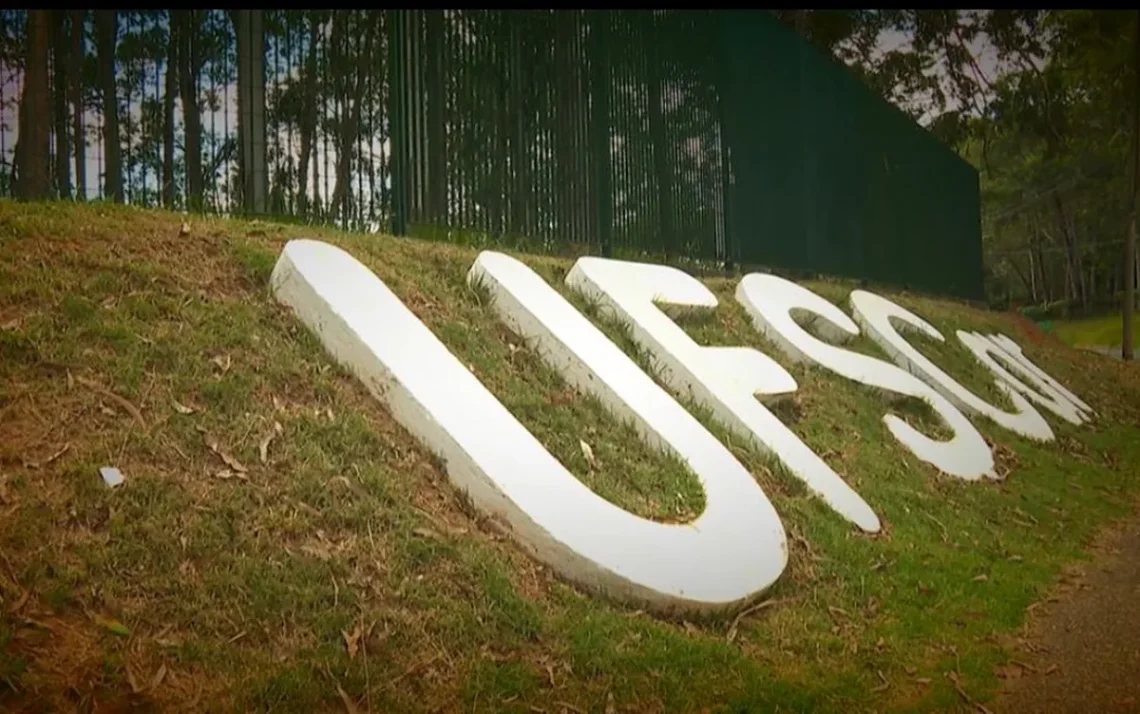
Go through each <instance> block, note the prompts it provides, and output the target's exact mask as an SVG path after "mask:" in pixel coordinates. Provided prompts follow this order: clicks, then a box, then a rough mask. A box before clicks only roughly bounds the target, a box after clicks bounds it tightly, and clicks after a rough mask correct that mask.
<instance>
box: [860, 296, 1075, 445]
mask: <svg viewBox="0 0 1140 714" xmlns="http://www.w3.org/2000/svg"><path fill="white" fill-rule="evenodd" d="M849 300H850V301H851V312H852V314H854V315H855V322H857V323H859V325H860V326H862V328H863V329H864V330H866V332H867V336H868V337H870V338H871V339H872V340H874V341H875V343H876V344H878V345H879V346H880V347H882V348H883V350H884V351H886V353H887V354H888V355H890V356H891V359H893V360H894V361H895V364H897V365H898V366H899V367H902V368H903V369H905V370H906V371H908V372H910V373H911V374H914V375H916V376H918V377H921V378H922V379H924V380H926V382H927V383H928V384H929V385H930V386H932V387H934V388H935V389H937V390H938V392H939V393H940V394H942V396H944V397H946V398H947V399H949V400H950V401H951V402H952V403H953V404H954V406H956V407H959V408H961V409H964V410H965V411H967V412H969V413H971V414H979V415H981V416H984V417H988V418H989V419H991V420H993V421H994V422H995V423H997V424H1000V425H1001V426H1004V427H1005V428H1006V429H1009V430H1011V431H1014V432H1017V433H1018V434H1021V435H1022V436H1027V437H1029V438H1031V439H1037V440H1038V441H1052V440H1053V430H1052V429H1050V428H1049V425H1048V424H1047V423H1046V422H1045V419H1044V418H1043V417H1042V416H1041V414H1039V413H1038V412H1037V410H1036V409H1034V408H1033V406H1032V405H1031V404H1030V403H1029V402H1027V401H1026V400H1025V398H1024V397H1022V396H1021V395H1020V394H1018V393H1017V391H1015V390H1014V389H1013V388H1012V387H1010V386H1009V385H1008V384H1007V383H1006V382H1005V381H1003V380H1000V379H999V380H997V382H996V384H997V386H998V388H999V389H1001V390H1002V391H1003V392H1005V394H1006V395H1007V396H1008V397H1009V399H1010V401H1011V402H1013V408H1014V411H1012V412H1007V411H1005V410H1003V409H998V408H997V407H995V406H994V405H992V404H990V403H989V402H987V401H985V400H984V399H982V398H980V397H978V396H977V395H975V394H974V393H973V392H971V391H969V390H968V389H966V388H965V387H963V386H962V385H961V384H959V383H958V382H956V381H955V380H954V379H953V378H952V377H951V376H950V375H948V374H946V373H945V372H943V371H942V370H941V369H940V368H939V367H938V365H936V364H934V363H933V362H931V361H930V360H928V359H927V358H926V357H924V356H923V355H922V354H921V353H920V352H919V351H918V350H916V349H915V348H914V347H913V346H912V345H911V344H910V343H909V342H907V341H906V340H905V339H904V338H903V336H902V335H900V334H899V333H898V331H897V330H896V329H895V324H898V325H899V327H901V328H902V329H904V330H914V331H915V332H919V333H921V334H924V335H926V336H927V337H930V338H931V339H935V340H938V341H939V342H945V341H946V338H945V337H943V336H942V333H941V332H939V331H938V330H936V329H934V327H933V326H932V325H931V324H930V323H928V322H927V321H926V320H923V319H922V318H921V317H919V316H918V315H915V314H914V313H913V312H911V311H910V310H907V309H906V308H904V307H902V306H901V305H896V304H895V303H893V302H891V301H890V300H887V299H885V298H881V297H879V296H878V295H875V294H873V293H869V292H866V291H865V290H854V291H852V293H851V297H850V298H849ZM892 320H894V321H895V322H894V323H892Z"/></svg>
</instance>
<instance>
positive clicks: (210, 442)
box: [206, 434, 249, 474]
mask: <svg viewBox="0 0 1140 714" xmlns="http://www.w3.org/2000/svg"><path fill="white" fill-rule="evenodd" d="M206 446H207V447H209V449H210V451H213V452H214V453H215V454H217V455H218V458H220V459H221V460H222V462H223V463H225V465H226V466H229V467H230V468H231V469H233V470H234V471H237V472H238V473H239V474H244V473H245V472H247V471H249V469H247V468H246V467H245V466H242V464H241V462H240V461H238V460H237V459H235V458H234V457H232V456H230V455H229V454H227V453H226V452H224V451H222V449H221V447H219V446H218V440H217V439H215V438H214V437H212V436H210V435H208V434H207V435H206Z"/></svg>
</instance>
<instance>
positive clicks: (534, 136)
mask: <svg viewBox="0 0 1140 714" xmlns="http://www.w3.org/2000/svg"><path fill="white" fill-rule="evenodd" d="M259 12H260V11H259ZM23 13H24V11H21V10H0V40H3V41H0V70H2V69H4V68H8V69H9V70H11V69H12V68H17V69H18V67H19V66H20V63H21V62H22V61H23V59H22V57H23V52H24V50H23V46H24V38H23V37H22V32H23V29H22V28H23V27H24V26H25V22H24V15H23ZM89 15H90V14H88V16H86V17H84V16H80V17H81V18H83V19H82V21H83V23H84V26H83V28H82V30H83V31H82V32H81V33H79V35H78V36H80V37H85V38H87V39H86V41H85V43H83V44H81V49H83V52H84V57H85V58H86V59H85V62H88V63H95V62H96V60H97V58H98V48H97V47H96V46H95V43H94V42H92V41H91V38H92V37H93V26H92V20H91V17H90V16H89ZM61 17H62V16H61ZM69 17H71V16H69ZM117 17H118V20H117V26H118V38H119V42H118V46H117V49H116V51H115V54H114V57H115V59H116V61H115V64H114V71H115V72H116V74H117V78H116V82H115V96H114V100H115V106H116V107H118V110H117V111H118V114H119V121H118V122H117V124H118V125H119V132H118V147H117V148H118V152H117V153H118V155H119V156H120V158H121V167H120V170H119V172H118V173H119V174H120V176H121V185H122V187H123V189H124V190H123V191H122V200H125V201H127V202H130V203H137V204H141V205H144V206H146V205H164V206H166V207H168V208H172V209H176V210H177V209H182V208H190V209H192V210H206V211H212V212H218V213H223V214H225V213H234V212H244V213H261V212H267V213H268V214H270V215H275V216H279V217H289V218H291V219H292V220H299V221H304V222H311V223H333V224H336V225H338V226H341V227H343V228H347V229H353V230H368V231H380V230H383V231H385V232H388V231H390V232H394V233H397V234H411V235H416V236H421V237H430V238H435V239H440V240H448V241H456V242H464V243H469V244H472V245H480V246H481V245H504V244H505V245H517V246H519V247H523V248H525V249H527V250H533V251H549V252H561V253H565V252H571V253H587V252H588V253H594V254H597V253H602V254H609V255H614V256H617V257H625V258H632V259H640V260H652V261H664V262H669V263H673V264H677V265H680V266H682V267H686V268H696V267H721V266H724V264H725V263H732V262H734V263H736V264H738V265H742V266H746V267H751V266H767V267H772V268H792V269H803V270H808V271H812V272H817V273H825V274H833V275H844V276H853V277H861V278H867V279H870V280H873V281H876V282H883V283H887V284H894V285H910V286H912V287H914V288H917V289H920V290H923V291H926V292H931V293H941V294H952V295H958V296H963V297H978V296H980V295H981V290H982V279H981V254H980V247H981V241H980V237H979V217H978V191H977V176H976V173H975V172H974V171H973V170H972V169H971V168H970V167H969V166H967V165H966V164H965V163H964V162H962V161H961V160H959V159H958V158H957V157H956V156H955V155H954V154H953V153H952V152H951V151H950V150H949V149H947V148H946V147H944V146H942V145H940V144H939V143H938V142H937V141H936V140H935V139H934V138H933V137H931V136H930V135H929V134H928V133H927V132H926V131H925V130H923V129H922V128H921V127H919V126H917V125H915V124H914V123H913V122H912V121H911V120H910V119H908V118H907V117H906V116H905V115H904V114H902V113H901V112H900V111H898V110H897V109H895V108H894V107H893V106H892V105H890V104H888V103H887V102H885V101H883V100H882V99H880V98H879V97H877V96H876V95H874V94H873V93H872V92H871V91H870V90H869V89H868V88H866V87H864V86H863V85H862V84H861V83H860V82H859V81H858V80H857V79H855V77H853V76H852V75H851V74H850V73H848V72H847V70H846V69H845V68H844V67H843V66H842V65H841V64H840V63H839V62H837V61H835V60H833V59H832V58H830V57H828V56H825V55H823V54H821V53H819V52H817V51H816V50H815V49H813V48H812V47H811V46H809V45H808V44H807V43H806V42H805V41H803V40H801V39H800V38H799V37H798V36H796V35H795V34H794V33H793V32H792V31H790V30H787V29H785V28H784V27H783V26H782V25H780V24H779V23H778V22H777V21H776V19H775V18H774V17H773V16H772V15H771V14H770V13H768V12H765V11H735V12H723V11H715V10H686V11H678V10H653V11H635V10H558V11H553V10H543V9H537V10H512V11H504V10H449V9H442V10H430V9H429V10H267V11H264V13H263V18H262V19H263V20H264V23H263V30H262V32H261V33H255V34H262V33H263V34H264V47H263V50H264V51H263V52H261V53H260V54H262V55H263V56H258V57H253V56H250V55H252V54H254V53H258V45H259V44H261V43H259V42H244V43H243V44H242V48H241V49H240V51H239V47H238V43H237V42H236V40H237V33H236V32H235V28H234V27H233V26H232V17H231V15H230V14H229V13H228V12H227V11H223V10H208V11H200V12H198V11H196V12H194V13H189V14H181V15H176V14H175V11H170V10H146V11H123V12H120V13H118V15H117ZM178 17H180V18H181V20H180V21H179V23H178V26H179V27H181V26H183V25H185V28H184V30H185V33H183V31H182V30H180V31H179V32H178V33H174V28H175V23H174V20H175V19H177V18H178ZM71 21H72V20H71V19H69V20H68V23H70V22H71ZM256 24H258V25H261V24H262V23H261V22H260V21H259V22H258V23H256ZM69 29H70V28H69ZM176 34H177V35H178V36H180V37H182V41H183V42H187V41H190V40H193V42H192V44H193V45H194V47H195V48H196V49H194V52H197V53H198V54H199V55H200V56H199V58H198V59H199V63H198V69H197V74H196V76H195V77H194V78H192V79H190V78H189V77H188V76H187V74H188V72H189V69H188V68H187V67H184V68H182V69H181V70H179V71H177V72H175V75H174V76H175V77H176V78H177V77H180V76H181V77H182V79H186V80H187V81H182V80H181V79H180V80H179V82H178V83H177V84H179V85H182V86H181V87H180V91H178V90H179V87H174V88H173V89H172V90H171V91H174V92H175V96H168V86H167V85H168V82H167V79H168V76H169V75H168V70H169V68H170V67H171V63H172V61H174V60H176V59H177V57H174V55H172V53H171V52H170V48H171V46H172V45H171V42H170V38H171V37H175V36H176ZM183 34H185V36H183ZM245 35H248V33H245ZM247 39H249V38H248V36H247ZM175 54H177V53H175ZM191 54H193V52H192V53H191ZM179 56H180V55H179ZM261 60H264V61H261ZM183 64H185V62H184V63H183ZM242 67H243V68H245V72H244V75H247V77H246V81H245V82H244V84H243V82H241V81H238V79H239V78H238V76H237V71H238V68H242ZM259 71H263V72H264V79H265V91H264V93H263V101H262V99H259V97H262V93H261V92H260V88H259V87H257V86H255V85H257V84H258V83H257V82H256V81H253V80H251V79H249V77H248V75H256V74H257V73H258V72H259ZM89 74H90V73H89ZM0 75H5V76H6V77H7V80H5V81H0V193H3V192H4V191H6V190H8V189H9V188H10V183H11V181H10V179H11V177H12V175H13V173H12V162H11V158H12V156H13V155H14V153H15V152H14V147H15V144H16V141H17V140H18V136H17V132H15V131H13V130H12V128H13V127H14V126H15V125H16V124H18V123H17V122H13V121H12V119H13V118H14V117H15V116H17V112H18V102H19V96H20V95H19V92H18V91H17V90H18V87H17V86H16V85H14V84H13V83H12V82H11V81H10V80H11V78H12V77H13V76H16V75H15V74H13V72H12V71H8V70H5V72H0ZM50 75H51V77H52V81H53V82H56V80H59V82H62V81H63V74H62V73H60V72H58V71H53V72H52V73H50ZM3 79H4V78H3V77H0V80H3ZM93 80H94V75H93V74H92V77H91V78H88V79H87V80H84V81H85V82H87V84H89V85H90V86H86V88H85V90H86V95H87V96H88V100H87V101H86V102H84V103H83V108H82V111H81V112H80V114H79V116H74V113H73V112H71V111H70V110H69V103H68V102H67V101H66V98H67V96H69V94H68V93H69V92H70V91H71V90H70V89H68V88H67V87H66V86H65V84H61V83H57V84H54V85H53V92H52V94H53V97H54V98H55V100H56V104H58V106H57V107H56V108H55V109H54V110H53V113H54V114H56V116H55V117H53V121H51V122H50V123H51V134H52V140H51V146H52V156H51V160H50V166H51V168H52V172H53V175H54V179H53V180H54V183H55V184H56V186H57V188H58V189H59V190H58V194H57V195H59V196H60V197H67V196H68V195H71V193H72V192H71V191H70V188H69V187H70V185H71V181H70V177H69V176H68V175H67V174H68V172H69V171H70V169H69V168H68V167H69V166H72V167H73V168H74V167H75V166H87V164H88V163H90V164H91V165H90V166H89V167H87V170H86V171H85V172H84V175H83V176H80V175H78V172H77V175H76V181H75V182H74V186H75V193H77V194H79V195H80V196H83V197H86V198H100V197H105V196H106V195H108V190H107V185H108V184H107V176H108V175H109V174H110V173H111V169H110V164H111V163H112V162H109V161H107V160H105V159H106V157H108V156H109V155H110V154H111V152H110V147H108V146H106V143H107V141H109V139H107V137H106V136H105V133H104V132H103V131H102V129H101V127H103V126H104V125H105V123H106V122H105V114H106V112H105V107H104V106H103V104H104V99H105V96H104V93H103V91H102V89H100V88H98V87H96V86H95V85H94V84H93V83H92V82H93ZM235 82H236V83H237V84H238V86H239V88H240V87H244V88H245V90H248V91H243V92H242V94H243V96H245V95H248V96H247V98H248V99H249V100H250V101H249V102H247V105H248V104H249V103H251V102H256V103H259V104H261V103H263V104H264V112H261V111H255V112H251V113H250V114H249V116H247V117H245V121H248V122H249V123H250V124H251V126H253V131H251V133H250V136H251V137H252V138H253V141H251V142H250V143H249V145H248V146H247V145H245V144H242V147H243V148H242V150H241V151H239V150H237V149H238V146H239V142H238V141H237V138H238V133H239V132H237V128H238V126H237V125H238V123H239V122H238V109H239V106H238V105H237V103H236V102H235V101H234V100H235V99H236V97H234V95H233V93H232V91H231V90H227V87H232V86H233V85H234V84H235ZM191 95H192V96H194V97H195V99H196V101H195V102H194V106H196V107H198V108H199V111H198V116H197V120H196V121H194V122H189V121H187V120H186V119H185V118H183V119H179V118H177V116H176V113H175V111H174V106H175V101H177V104H178V106H179V107H183V106H187V102H186V101H185V100H186V99H187V98H188V97H189V96H191ZM167 107H169V118H167V117H166V108H167ZM259 108H260V107H259ZM73 119H74V120H75V125H76V126H78V127H79V129H76V130H74V131H72V129H71V128H70V127H72V126H73V123H72V120H73ZM168 122H169V124H170V125H169V126H167V123H168ZM191 124H193V125H195V126H196V127H197V128H196V129H192V127H191ZM257 125H263V126H257ZM167 129H169V137H168V136H167V131H166V130H167ZM262 130H264V142H261V141H259V138H260V137H261V135H262ZM192 134H194V138H195V141H190V140H189V139H190V137H191V135H192ZM70 135H74V136H77V137H79V139H78V141H69V138H73V137H72V136H70ZM79 142H83V145H84V146H85V147H86V158H85V159H82V160H81V159H80V158H79V157H78V153H79V152H76V151H75V148H76V147H77V146H79V145H80V144H79ZM195 146H196V148H197V151H198V153H199V155H198V156H197V157H191V156H190V155H189V153H188V152H189V151H193V150H194V148H192V147H195ZM726 149H730V151H729V150H726ZM257 150H261V151H262V154H261V155H256V156H253V157H252V158H251V156H250V154H251V153H252V152H256V151H257ZM61 152H63V154H64V155H60V153H61ZM73 156H74V157H75V161H74V162H73V161H72V160H71V159H72V157H73ZM192 158H193V159H194V160H192ZM61 159H62V160H61ZM245 163H248V164H251V165H252V167H253V168H252V170H251V172H248V173H243V172H242V171H241V165H242V164H245ZM255 175H258V176H260V177H261V178H259V180H257V181H254V182H251V181H246V180H245V179H246V178H252V177H253V176H255ZM251 185H252V186H253V187H254V188H255V189H258V190H251V188H250V187H251ZM260 189H267V190H265V191H261V190H260Z"/></svg>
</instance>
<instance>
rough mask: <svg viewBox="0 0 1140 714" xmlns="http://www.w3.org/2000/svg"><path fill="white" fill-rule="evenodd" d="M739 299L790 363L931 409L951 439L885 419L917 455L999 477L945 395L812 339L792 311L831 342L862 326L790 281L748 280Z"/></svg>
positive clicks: (967, 475) (950, 468)
mask: <svg viewBox="0 0 1140 714" xmlns="http://www.w3.org/2000/svg"><path fill="white" fill-rule="evenodd" d="M736 299H737V300H738V301H739V302H740V304H741V305H743V306H744V309H745V310H746V311H747V312H748V315H749V317H751V318H752V324H753V325H755V327H756V329H757V330H759V331H760V332H761V333H762V334H764V335H765V336H766V337H768V338H769V339H771V340H772V341H773V342H775V343H776V346H777V347H779V348H780V349H781V350H782V351H783V352H784V353H785V354H787V355H788V357H789V358H790V359H794V360H804V359H810V360H812V361H814V362H817V363H819V364H821V365H823V366H824V367H827V368H828V369H830V370H831V371H833V372H835V373H836V374H839V375H842V376H844V377H846V378H848V379H850V380H853V381H856V382H859V383H861V384H866V385H868V386H871V387H875V388H878V389H881V390H885V391H889V392H895V393H897V394H905V395H907V396H910V397H916V398H918V399H921V400H923V401H924V402H926V403H927V404H928V405H930V407H931V408H932V409H934V411H936V412H937V413H938V415H939V416H940V417H942V420H943V421H944V422H946V424H947V426H949V427H950V429H951V430H952V431H953V432H954V437H953V438H952V439H950V440H949V441H938V440H936V439H931V438H930V437H928V436H926V435H925V434H923V433H921V432H919V431H917V430H916V429H915V428H914V427H912V426H911V425H910V424H907V423H906V422H905V421H903V420H902V419H900V418H898V417H896V416H895V415H893V414H886V415H884V416H883V422H884V423H885V424H886V425H887V428H888V429H889V430H890V432H891V434H893V435H894V437H895V438H896V439H898V440H899V442H901V443H902V444H903V445H904V446H906V447H907V448H908V449H910V450H911V452H913V453H914V455H915V456H917V457H918V458H920V459H922V460H923V461H926V462H927V463H929V464H933V465H934V466H936V467H937V468H939V469H941V470H942V471H943V472H945V473H947V474H950V475H951V476H957V477H958V478H962V479H966V480H975V479H978V478H981V477H982V476H987V477H990V478H996V477H997V474H995V473H994V470H993V468H994V459H993V454H992V453H990V448H989V446H987V445H986V441H985V439H983V438H982V435H981V434H979V433H978V430H977V429H975V428H974V425H973V424H971V423H970V422H969V420H968V419H966V417H965V416H963V415H962V412H960V411H958V410H957V409H955V408H954V405H953V404H951V403H950V402H948V401H947V400H946V398H945V397H943V396H942V395H941V394H939V393H938V392H936V391H934V390H933V389H931V388H930V387H928V386H927V385H926V384H925V383H924V382H921V381H919V380H918V379H916V378H915V377H913V376H911V375H910V374H908V373H907V372H904V371H902V370H901V369H899V368H898V367H896V366H894V365H893V364H888V363H887V362H884V361H882V360H878V359H875V358H874V357H870V356H868V355H863V354H859V353H857V352H851V351H849V350H845V349H842V348H839V347H836V346H834V345H830V344H828V343H826V342H824V341H823V340H820V339H817V338H815V337H813V336H812V335H811V334H810V333H808V332H807V330H805V329H803V328H802V327H800V326H799V325H798V324H796V321H795V319H793V313H801V314H802V313H807V314H808V315H812V316H814V317H815V318H816V325H817V330H818V331H819V333H820V335H821V336H822V337H826V338H828V339H831V340H833V341H840V340H847V339H850V338H851V337H854V336H856V335H858V334H859V328H858V326H856V325H855V323H854V322H852V321H851V318H849V317H847V316H846V315H844V314H843V312H842V311H841V310H840V309H839V308H838V307H836V306H835V305H832V304H831V303H830V302H828V301H827V300H825V299H823V298H822V297H820V296H819V295H816V294H815V293H813V292H812V291H810V290H808V289H807V288H805V287H803V286H801V285H797V284H796V283H793V282H791V281H790V280H784V279H783V278H780V277H777V276H775V275H762V274H760V273H752V274H750V275H745V276H744V279H743V280H741V281H740V284H739V285H738V286H737V287H736Z"/></svg>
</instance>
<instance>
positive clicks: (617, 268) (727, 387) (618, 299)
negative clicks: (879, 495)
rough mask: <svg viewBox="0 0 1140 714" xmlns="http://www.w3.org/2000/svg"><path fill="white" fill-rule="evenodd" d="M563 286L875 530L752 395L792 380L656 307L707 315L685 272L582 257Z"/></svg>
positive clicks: (669, 377)
mask: <svg viewBox="0 0 1140 714" xmlns="http://www.w3.org/2000/svg"><path fill="white" fill-rule="evenodd" d="M566 284H567V285H569V286H570V287H572V288H574V289H575V290H577V291H579V292H581V293H582V294H583V295H585V296H586V297H587V298H589V299H591V300H596V301H597V302H598V303H600V305H601V307H602V308H603V309H606V310H608V311H609V312H610V313H612V314H614V315H615V316H617V317H618V318H619V319H620V320H622V321H623V322H625V323H626V324H628V325H629V326H630V328H631V330H632V335H633V339H634V341H636V342H637V344H638V345H640V346H641V348H642V349H644V350H646V351H647V352H648V353H649V354H650V355H652V357H653V359H654V360H655V361H656V366H657V368H658V372H659V374H660V375H661V378H662V379H663V380H664V381H665V383H666V384H668V385H669V386H670V387H671V388H672V389H674V390H675V391H677V392H680V393H682V394H692V396H693V398H694V399H695V400H696V401H697V402H698V403H699V404H701V405H703V406H705V407H707V408H709V409H710V410H712V413H713V416H714V417H715V418H716V420H717V421H719V422H720V423H722V424H724V425H725V426H726V427H728V428H729V429H731V430H732V431H734V432H735V433H737V434H740V435H741V436H742V437H743V438H745V439H748V440H749V441H750V442H751V443H753V444H754V445H756V446H757V447H759V448H761V449H763V450H765V451H768V452H770V453H772V454H774V455H775V456H776V457H777V458H779V459H780V461H781V462H783V464H784V465H785V466H786V467H787V468H788V470H789V471H790V472H791V473H792V474H793V475H794V476H796V477H797V478H799V479H800V480H801V481H803V482H804V484H805V485H807V487H808V488H809V489H811V491H812V492H814V493H815V494H816V495H818V496H819V497H820V498H822V499H823V501H824V502H825V503H827V504H828V505H830V506H831V507H832V508H834V509H835V510H836V511H837V512H838V513H840V514H841V515H843V516H844V517H845V518H847V519H848V520H849V521H851V522H853V523H855V524H856V525H857V526H859V527H860V528H862V529H863V530H865V531H869V532H876V531H878V530H879V518H878V517H877V516H876V515H875V512H874V511H872V510H871V507H870V506H868V505H867V503H866V502H865V501H864V500H863V498H862V497H861V496H859V494H858V493H856V492H855V491H854V490H853V489H852V488H851V487H850V486H848V485H847V483H846V482H845V481H844V480H843V479H842V478H840V477H839V475H838V474H837V473H835V472H834V471H833V470H832V469H831V467H830V466H828V465H827V463H826V462H825V461H824V460H823V459H821V458H820V457H819V456H818V455H816V453H815V452H813V451H812V450H811V449H810V448H808V446H807V444H805V443H804V442H803V441H801V440H800V438H799V437H797V436H796V435H795V434H794V433H792V431H791V430H790V429H788V427H787V426H785V425H784V424H783V423H782V422H781V421H780V420H779V419H777V418H776V416H775V415H774V414H772V412H770V411H768V410H767V409H766V408H765V407H764V405H763V404H761V402H760V401H757V399H756V397H757V396H760V398H761V399H763V398H764V397H765V396H771V395H778V394H786V393H789V392H792V391H794V390H795V389H796V380H795V379H794V378H793V377H792V375H791V374H789V373H788V371H787V370H785V369H784V368H783V367H781V366H780V365H779V364H777V363H776V362H775V361H774V360H772V358H770V357H768V356H767V355H765V354H764V353H762V352H760V351H758V350H754V349H752V348H750V347H720V346H716V347H706V346H702V345H698V344H697V343H696V342H694V341H693V340H692V338H690V337H689V336H688V335H687V334H686V333H685V331H684V330H682V329H681V328H680V327H679V326H678V325H677V323H675V322H673V320H671V319H670V318H669V317H668V316H667V315H666V314H665V313H664V312H662V311H661V309H660V308H659V307H658V304H664V305H666V306H671V307H674V308H677V307H681V308H685V309H704V310H712V309H715V308H716V306H717V299H716V296H715V295H713V294H712V291H710V290H709V289H708V288H707V287H705V285H704V284H703V283H701V282H700V281H699V280H697V279H696V278H694V277H693V276H691V275H689V274H688V273H685V272H682V271H680V270H677V269H676V268H671V267H668V266H664V265H651V264H647V263H629V262H624V261H618V260H607V259H604V258H579V259H578V261H577V262H576V263H575V264H574V267H573V269H571V271H570V273H569V274H568V275H567V276H566Z"/></svg>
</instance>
